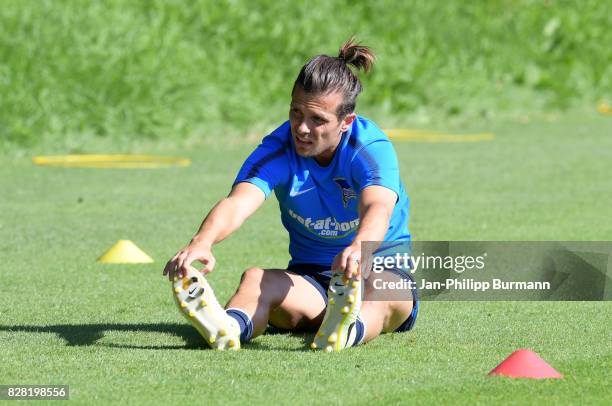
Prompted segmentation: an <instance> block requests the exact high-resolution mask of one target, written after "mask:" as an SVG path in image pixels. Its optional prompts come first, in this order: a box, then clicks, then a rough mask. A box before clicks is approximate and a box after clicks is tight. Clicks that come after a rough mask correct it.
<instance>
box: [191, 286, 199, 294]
mask: <svg viewBox="0 0 612 406" xmlns="http://www.w3.org/2000/svg"><path fill="white" fill-rule="evenodd" d="M196 290H198V287H197V286H194V287H193V289H189V294H190V295H193V292H195V291H196Z"/></svg>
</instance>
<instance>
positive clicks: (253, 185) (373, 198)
mask: <svg viewBox="0 0 612 406" xmlns="http://www.w3.org/2000/svg"><path fill="white" fill-rule="evenodd" d="M373 62H374V55H373V53H372V51H371V50H370V48H368V47H366V46H361V45H358V44H355V43H354V42H353V40H352V39H350V40H349V41H347V42H346V43H345V44H344V45H343V46H342V48H341V49H340V53H339V55H338V57H330V56H327V55H319V56H316V57H315V58H313V59H311V60H310V61H309V62H308V63H306V64H305V65H304V66H303V67H302V69H301V70H300V73H299V75H298V77H297V79H296V81H295V83H294V85H293V90H292V93H291V105H290V110H289V120H288V121H287V122H285V123H283V124H282V125H281V126H280V127H278V128H277V129H276V130H274V131H273V132H272V133H271V134H269V135H268V136H266V137H265V138H264V139H263V140H262V142H261V144H260V145H259V146H258V147H257V148H256V149H255V151H254V152H253V153H252V154H251V155H250V156H249V157H248V158H247V160H246V161H245V162H244V164H243V166H242V168H241V169H240V172H239V173H238V176H237V177H236V180H235V182H234V184H233V186H232V189H231V192H230V194H229V195H228V196H227V197H226V198H224V199H222V200H220V201H219V202H218V203H217V204H216V205H215V206H214V207H213V209H212V210H211V211H210V213H208V215H207V216H206V218H205V219H204V221H203V222H202V225H201V226H200V229H199V231H198V232H197V234H196V235H195V236H194V237H193V239H192V240H191V242H190V243H189V245H188V246H186V247H185V248H183V249H181V250H180V251H179V252H178V253H177V254H176V255H174V256H173V257H172V258H171V259H170V261H168V263H167V265H166V267H165V269H164V275H167V276H168V277H169V278H170V280H173V281H174V291H175V298H176V301H177V304H178V305H179V307H180V308H181V311H182V312H183V314H184V315H185V316H186V317H188V319H189V320H190V321H191V322H192V324H193V325H194V327H196V328H197V329H198V331H199V332H200V333H201V334H202V335H203V336H204V338H205V339H206V341H207V342H208V343H209V344H210V345H211V347H213V348H217V349H238V348H240V343H245V342H247V341H248V340H251V339H252V338H254V337H256V336H258V335H260V334H262V333H263V332H264V331H265V330H266V328H267V326H268V325H271V326H274V327H277V328H280V329H286V330H291V331H297V330H301V331H313V332H314V331H317V333H316V335H315V338H314V341H313V342H312V344H311V347H312V348H313V349H323V350H325V351H339V350H341V349H343V348H346V347H350V346H354V345H358V344H360V343H364V342H367V341H369V340H372V339H374V338H375V337H377V336H379V335H380V334H381V333H385V332H392V331H408V330H410V329H411V328H412V326H413V325H414V322H415V320H416V316H417V311H418V301H417V295H416V289H413V290H408V291H407V292H406V294H405V295H404V297H403V298H402V300H397V298H394V300H384V299H383V300H381V299H380V297H376V295H375V294H376V292H375V291H374V290H375V289H374V287H373V285H372V284H371V283H368V280H367V279H366V280H365V282H363V281H364V278H361V270H362V269H361V268H362V264H361V257H362V254H361V249H362V247H361V243H362V242H363V241H383V240H385V241H409V240H410V234H409V232H408V197H407V195H406V192H405V191H404V187H403V185H402V182H401V180H400V176H399V168H398V162H397V157H396V155H395V151H394V149H393V146H392V144H391V143H390V142H389V140H388V138H387V137H386V136H385V134H384V133H383V132H382V131H381V130H380V129H379V128H378V127H377V126H376V125H375V124H374V123H373V122H371V121H369V120H368V119H366V118H364V117H361V116H358V115H356V114H355V113H354V110H355V100H356V98H357V96H358V94H359V93H360V92H361V90H362V86H361V82H360V81H359V79H358V77H357V76H356V75H355V73H354V72H353V70H352V69H351V67H353V68H355V69H356V70H359V69H363V70H364V71H366V72H367V71H369V69H370V68H371V66H372V64H373ZM272 191H274V193H275V195H276V198H277V200H278V202H279V207H280V212H281V220H282V223H283V225H284V227H285V228H286V229H287V231H288V232H289V237H290V243H289V253H290V255H291V260H290V262H289V264H288V266H287V267H286V268H285V269H262V268H259V267H253V268H249V269H247V270H246V271H245V272H244V273H243V275H242V278H241V280H240V284H239V286H238V289H237V290H236V293H235V294H234V295H233V296H232V298H231V299H230V300H229V302H228V303H227V305H226V306H225V309H223V308H222V307H221V306H220V305H219V303H218V302H217V299H216V298H215V296H214V294H213V291H212V289H211V288H210V286H209V285H208V282H207V281H206V279H205V277H204V274H206V273H208V272H211V271H212V270H213V268H214V266H215V262H216V261H215V257H214V256H213V254H212V251H211V249H212V246H213V245H214V244H216V243H218V242H220V241H222V240H223V239H225V238H226V237H227V236H229V235H230V234H231V233H233V232H234V231H236V230H237V229H238V228H239V227H240V226H241V225H242V223H243V222H244V221H245V220H246V219H247V218H248V217H249V216H251V215H252V214H253V213H254V212H255V211H256V210H257V208H259V207H260V206H261V204H262V203H263V202H264V200H265V199H266V198H267V196H268V195H269V194H270V193H271V192H272ZM195 260H198V261H200V262H201V263H203V264H204V268H203V269H202V270H201V271H196V270H195V269H194V268H192V266H191V263H192V262H193V261H195ZM391 278H397V280H401V279H402V278H403V279H409V278H410V276H409V275H408V274H407V273H405V272H402V271H396V272H395V273H394V275H393V276H391ZM362 299H363V300H362Z"/></svg>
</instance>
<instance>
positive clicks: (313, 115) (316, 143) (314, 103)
mask: <svg viewBox="0 0 612 406" xmlns="http://www.w3.org/2000/svg"><path fill="white" fill-rule="evenodd" d="M340 103H342V94H341V93H339V92H335V93H329V94H309V93H305V92H304V91H303V90H302V89H301V88H300V87H299V86H296V88H295V91H294V92H293V97H292V98H291V107H290V109H289V122H290V123H291V135H292V136H293V142H294V144H295V150H296V152H297V153H298V155H300V156H303V157H314V158H315V159H316V160H317V161H318V162H319V164H322V165H327V164H328V163H329V162H330V161H331V160H332V158H333V156H334V152H335V151H336V147H338V144H339V143H340V138H341V136H342V133H343V132H345V131H346V130H348V128H349V127H350V126H351V124H352V123H353V120H354V119H355V114H354V113H350V114H348V115H347V116H346V117H345V118H344V119H342V120H338V117H337V116H336V111H337V109H338V107H339V106H340Z"/></svg>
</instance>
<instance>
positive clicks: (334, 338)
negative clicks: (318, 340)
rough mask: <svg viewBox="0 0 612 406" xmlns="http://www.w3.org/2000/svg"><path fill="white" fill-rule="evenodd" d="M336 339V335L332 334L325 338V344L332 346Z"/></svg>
mask: <svg viewBox="0 0 612 406" xmlns="http://www.w3.org/2000/svg"><path fill="white" fill-rule="evenodd" d="M337 339H338V335H337V334H336V333H332V334H331V335H330V336H329V337H327V342H328V343H330V344H333V343H335V342H336V340H337Z"/></svg>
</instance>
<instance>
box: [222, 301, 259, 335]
mask: <svg viewBox="0 0 612 406" xmlns="http://www.w3.org/2000/svg"><path fill="white" fill-rule="evenodd" d="M225 313H227V315H228V316H230V317H233V318H234V319H235V320H236V321H237V322H238V325H239V326H240V342H241V343H246V342H247V341H249V340H250V339H251V337H253V320H251V318H250V317H249V315H248V314H246V313H245V311H244V310H242V309H238V308H237V307H232V308H229V309H227V310H225Z"/></svg>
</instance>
